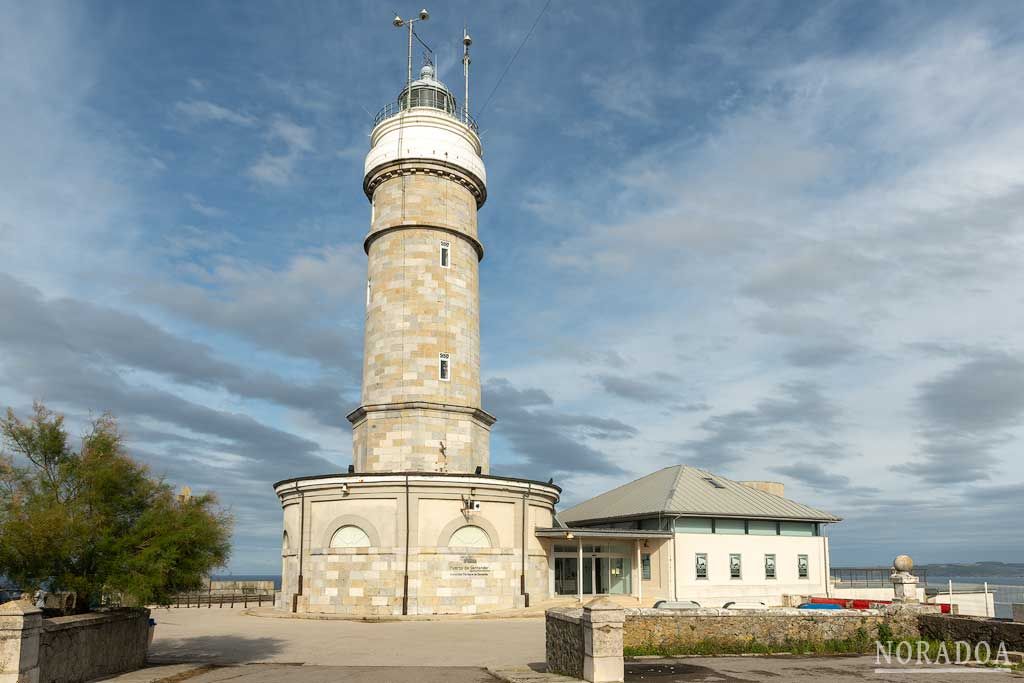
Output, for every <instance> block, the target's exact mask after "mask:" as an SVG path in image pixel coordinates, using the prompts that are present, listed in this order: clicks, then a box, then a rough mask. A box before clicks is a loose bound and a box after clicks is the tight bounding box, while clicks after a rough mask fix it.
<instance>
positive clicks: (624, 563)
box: [607, 557, 632, 595]
mask: <svg viewBox="0 0 1024 683" xmlns="http://www.w3.org/2000/svg"><path fill="white" fill-rule="evenodd" d="M607 564H608V593H610V594H612V595H628V594H629V593H630V584H631V583H632V582H631V580H630V579H631V576H630V571H631V569H632V567H631V566H630V565H631V563H630V561H629V559H628V558H625V557H609V558H608V560H607Z"/></svg>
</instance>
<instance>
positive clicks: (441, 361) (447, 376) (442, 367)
mask: <svg viewBox="0 0 1024 683" xmlns="http://www.w3.org/2000/svg"><path fill="white" fill-rule="evenodd" d="M451 363H452V359H451V356H450V355H449V354H447V353H441V354H438V356H437V376H438V377H440V378H441V381H442V382H447V381H449V380H451V378H452V366H451Z"/></svg>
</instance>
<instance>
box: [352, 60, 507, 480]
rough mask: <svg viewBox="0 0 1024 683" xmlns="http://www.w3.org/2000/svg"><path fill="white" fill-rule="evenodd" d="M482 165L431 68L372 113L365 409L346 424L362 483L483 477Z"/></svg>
mask: <svg viewBox="0 0 1024 683" xmlns="http://www.w3.org/2000/svg"><path fill="white" fill-rule="evenodd" d="M481 155H482V148H481V145H480V138H479V136H478V134H477V130H476V124H475V123H474V122H473V120H472V119H471V118H470V117H469V116H468V114H467V113H466V112H465V110H462V111H460V110H459V109H458V108H457V106H456V102H455V97H454V96H453V95H452V93H451V92H450V91H449V90H448V88H447V87H445V85H444V84H443V83H441V82H440V81H439V80H437V78H436V76H435V73H434V68H433V67H432V66H431V65H429V64H428V65H426V66H424V67H423V68H422V70H421V71H420V77H419V79H417V80H414V81H412V82H411V83H410V84H409V85H407V86H406V88H404V89H403V90H402V92H401V94H400V95H399V97H398V100H397V101H396V102H395V103H393V104H391V105H388V106H387V107H385V108H384V109H383V110H382V111H381V112H380V114H378V115H377V119H376V123H375V126H374V128H373V132H372V133H371V135H370V152H369V154H367V156H366V164H365V171H366V172H365V176H364V179H363V190H364V191H365V192H366V196H367V198H368V199H369V200H370V204H371V207H372V208H371V218H370V230H369V233H368V234H367V236H366V240H365V241H364V244H363V246H364V249H365V251H366V254H367V257H368V259H369V269H368V275H367V281H366V336H365V345H364V355H363V388H362V405H360V407H359V408H357V409H356V410H355V411H353V412H352V413H351V414H350V415H349V416H348V419H349V421H350V422H351V423H352V430H353V440H352V441H353V451H354V452H353V463H354V465H355V471H356V472H358V473H386V472H448V473H465V474H472V473H474V472H475V471H476V469H477V468H480V471H481V473H483V474H487V473H488V471H489V469H490V462H489V461H490V445H489V442H490V428H491V425H492V424H494V420H495V418H494V417H493V416H491V415H489V414H488V413H486V412H485V411H484V410H483V409H482V408H481V406H480V289H479V272H480V271H479V262H480V259H482V258H483V253H484V251H483V246H482V245H481V243H480V240H479V238H478V236H477V210H478V209H479V208H480V207H481V206H483V203H484V201H485V200H486V199H487V185H486V175H485V171H484V164H483V160H482V158H481Z"/></svg>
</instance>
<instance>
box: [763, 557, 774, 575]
mask: <svg viewBox="0 0 1024 683" xmlns="http://www.w3.org/2000/svg"><path fill="white" fill-rule="evenodd" d="M764 578H766V579H774V578H775V555H765V556H764Z"/></svg>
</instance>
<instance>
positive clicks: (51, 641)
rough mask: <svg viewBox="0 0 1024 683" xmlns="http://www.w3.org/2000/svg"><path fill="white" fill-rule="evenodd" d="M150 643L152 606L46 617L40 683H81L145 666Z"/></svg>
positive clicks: (41, 635)
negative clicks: (150, 609)
mask: <svg viewBox="0 0 1024 683" xmlns="http://www.w3.org/2000/svg"><path fill="white" fill-rule="evenodd" d="M148 647H149V610H148V609H120V610H112V611H109V612H98V613H92V614H80V615H75V616H70V617H57V618H54V619H44V620H43V628H42V631H41V632H40V636H39V681H40V683H82V682H83V681H90V680H93V679H94V678H98V677H100V676H109V675H112V674H117V673H122V672H125V671H134V670H135V669H139V668H142V667H143V666H144V665H145V663H146V650H147V649H148Z"/></svg>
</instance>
